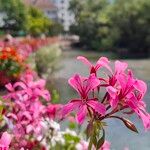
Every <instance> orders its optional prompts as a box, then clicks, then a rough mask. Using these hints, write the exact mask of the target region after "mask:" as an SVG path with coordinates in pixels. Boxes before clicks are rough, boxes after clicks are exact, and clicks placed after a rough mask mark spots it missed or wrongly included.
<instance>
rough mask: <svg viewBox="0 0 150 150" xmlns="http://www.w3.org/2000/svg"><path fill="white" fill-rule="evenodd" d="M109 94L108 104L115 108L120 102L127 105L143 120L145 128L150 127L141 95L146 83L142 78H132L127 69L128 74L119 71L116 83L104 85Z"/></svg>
mask: <svg viewBox="0 0 150 150" xmlns="http://www.w3.org/2000/svg"><path fill="white" fill-rule="evenodd" d="M106 90H107V92H108V93H109V96H110V99H109V101H110V105H111V106H112V107H113V108H116V107H117V106H118V104H119V103H120V104H121V105H123V106H128V107H129V108H130V109H131V110H132V111H133V112H135V113H136V114H137V115H138V116H139V117H140V118H141V119H142V121H143V124H144V127H145V129H146V130H147V129H150V117H149V114H148V113H147V112H146V109H145V108H146V105H145V103H144V101H143V97H144V95H145V93H146V91H147V85H146V84H145V82H143V81H142V80H138V79H134V78H133V75H132V73H131V72H130V71H129V73H128V75H126V74H124V73H121V74H119V75H117V77H116V83H115V85H114V87H113V86H108V87H106Z"/></svg>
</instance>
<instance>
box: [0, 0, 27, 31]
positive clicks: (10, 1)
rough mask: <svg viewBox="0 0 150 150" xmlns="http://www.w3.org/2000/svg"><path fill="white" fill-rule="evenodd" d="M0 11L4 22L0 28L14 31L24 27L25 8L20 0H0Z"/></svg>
mask: <svg viewBox="0 0 150 150" xmlns="http://www.w3.org/2000/svg"><path fill="white" fill-rule="evenodd" d="M0 13H1V14H2V16H3V22H4V25H3V27H2V28H4V29H9V30H16V31H18V30H22V29H25V22H26V19H27V18H26V16H27V10H26V8H25V6H24V5H23V3H22V1H21V0H0Z"/></svg>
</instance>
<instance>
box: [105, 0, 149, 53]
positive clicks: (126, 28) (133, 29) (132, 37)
mask: <svg viewBox="0 0 150 150" xmlns="http://www.w3.org/2000/svg"><path fill="white" fill-rule="evenodd" d="M149 14H150V1H148V0H132V1H131V0H125V1H122V0H115V2H114V4H113V5H112V7H111V9H110V12H109V13H108V15H109V17H110V24H111V29H112V32H113V31H114V30H115V31H117V32H113V34H115V35H116V34H117V35H116V37H117V38H116V40H115V46H118V48H125V49H128V50H129V51H130V52H132V53H135V52H136V53H138V52H139V53H142V52H145V53H147V52H148V49H149V48H150V28H149V23H150V15H149Z"/></svg>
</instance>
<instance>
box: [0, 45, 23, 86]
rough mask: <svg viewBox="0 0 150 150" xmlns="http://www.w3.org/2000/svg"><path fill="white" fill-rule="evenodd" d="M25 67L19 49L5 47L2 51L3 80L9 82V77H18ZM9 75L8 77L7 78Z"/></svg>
mask: <svg viewBox="0 0 150 150" xmlns="http://www.w3.org/2000/svg"><path fill="white" fill-rule="evenodd" d="M23 69H24V64H23V58H22V56H21V55H19V54H18V53H17V51H16V50H15V49H13V48H10V47H5V48H3V49H1V51H0V75H1V77H2V78H3V79H2V80H1V82H4V84H6V83H8V82H9V80H8V81H7V79H10V78H11V79H12V80H13V79H16V78H18V77H19V75H20V73H21V71H22V70H23ZM7 77H8V78H7Z"/></svg>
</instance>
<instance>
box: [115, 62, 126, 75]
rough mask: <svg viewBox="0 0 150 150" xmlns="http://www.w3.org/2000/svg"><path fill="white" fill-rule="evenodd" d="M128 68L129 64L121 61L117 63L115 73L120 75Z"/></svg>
mask: <svg viewBox="0 0 150 150" xmlns="http://www.w3.org/2000/svg"><path fill="white" fill-rule="evenodd" d="M127 67H128V64H127V63H125V62H121V61H118V60H117V61H115V73H117V74H120V73H123V72H124V71H125V70H126V69H127Z"/></svg>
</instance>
